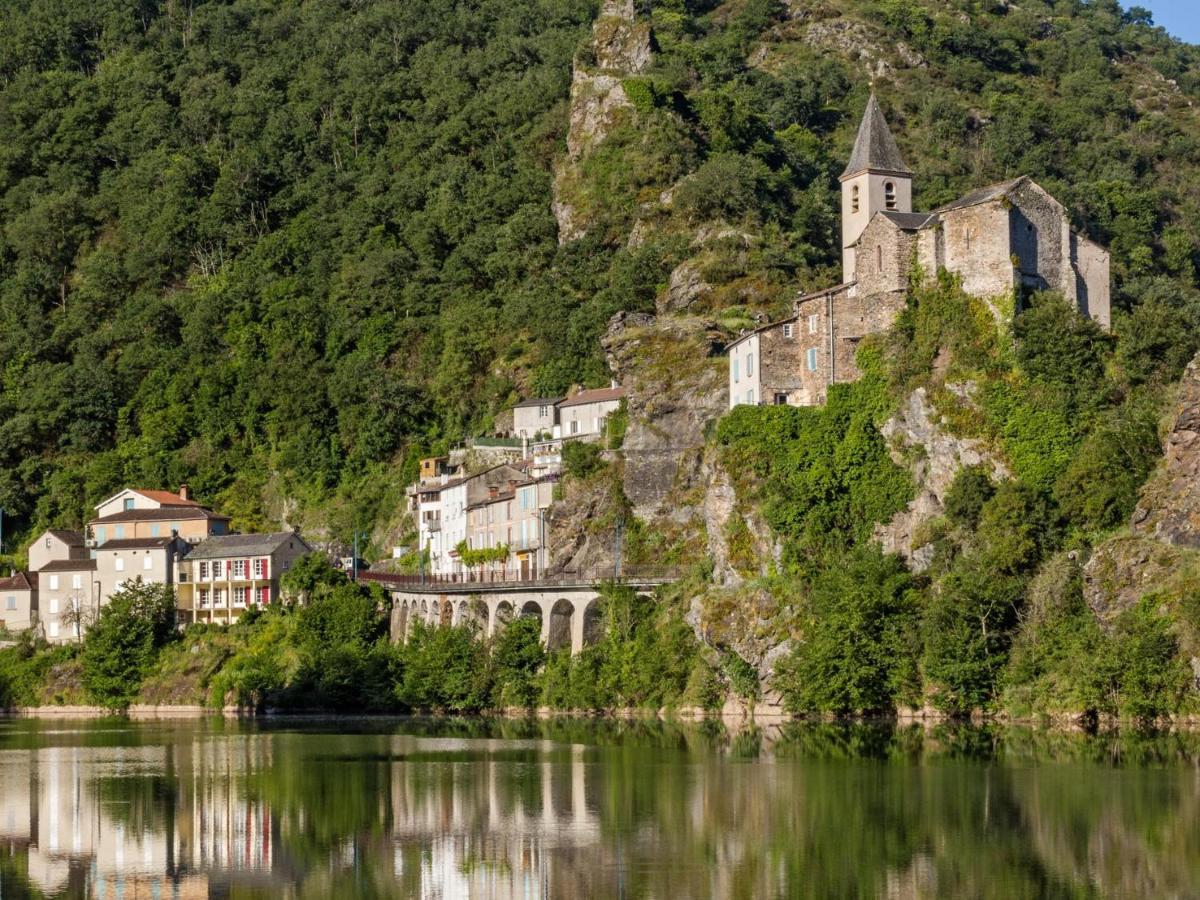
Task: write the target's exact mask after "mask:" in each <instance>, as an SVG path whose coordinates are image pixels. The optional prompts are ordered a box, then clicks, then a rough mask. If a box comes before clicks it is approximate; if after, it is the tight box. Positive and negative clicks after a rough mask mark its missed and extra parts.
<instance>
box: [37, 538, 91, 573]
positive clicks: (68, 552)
mask: <svg viewBox="0 0 1200 900" xmlns="http://www.w3.org/2000/svg"><path fill="white" fill-rule="evenodd" d="M89 555H90V554H89V553H88V549H87V547H86V546H85V545H84V542H83V533H82V532H79V531H66V530H63V529H61V528H51V529H49V530H48V531H43V532H42V533H41V534H40V535H38V537H37V538H36V539H35V540H34V542H33V543H32V544H30V545H29V571H31V572H37V571H39V570H40V569H41V568H42V566H44V565H46V563H48V562H53V561H54V560H56V559H87V558H88V556H89Z"/></svg>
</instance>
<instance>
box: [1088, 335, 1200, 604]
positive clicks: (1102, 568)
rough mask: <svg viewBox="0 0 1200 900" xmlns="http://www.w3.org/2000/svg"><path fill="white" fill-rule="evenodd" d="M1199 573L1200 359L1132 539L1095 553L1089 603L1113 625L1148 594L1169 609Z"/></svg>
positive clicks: (1182, 392)
mask: <svg viewBox="0 0 1200 900" xmlns="http://www.w3.org/2000/svg"><path fill="white" fill-rule="evenodd" d="M1198 569H1200V356H1197V357H1196V358H1195V359H1193V360H1192V362H1191V363H1190V364H1189V365H1188V367H1187V370H1186V371H1185V372H1184V375H1183V378H1182V379H1181V381H1180V383H1179V388H1178V397H1177V400H1176V403H1175V410H1174V415H1173V417H1172V420H1171V427H1170V430H1169V431H1168V432H1167V436H1166V438H1165V439H1164V440H1163V461H1162V463H1161V465H1160V468H1159V470H1158V471H1157V472H1156V473H1155V474H1154V476H1153V477H1152V478H1151V479H1150V480H1149V481H1148V482H1147V483H1146V485H1145V486H1144V487H1143V489H1142V492H1141V496H1140V500H1139V502H1138V505H1137V508H1136V509H1135V510H1134V513H1133V516H1132V520H1131V523H1130V529H1129V531H1128V532H1126V533H1123V534H1120V535H1117V536H1115V537H1113V538H1111V539H1109V540H1107V541H1105V542H1104V543H1102V544H1100V545H1099V546H1098V547H1096V548H1095V550H1094V552H1093V553H1092V556H1091V558H1090V559H1089V560H1088V563H1087V565H1086V566H1085V567H1084V597H1085V599H1086V600H1087V603H1088V606H1089V607H1090V608H1091V609H1092V611H1093V612H1094V613H1095V614H1096V616H1097V618H1099V619H1100V621H1101V623H1104V624H1108V623H1110V622H1111V621H1112V620H1113V619H1114V618H1115V617H1116V616H1118V615H1120V613H1122V612H1123V611H1125V610H1127V609H1129V608H1130V607H1132V606H1133V605H1134V604H1136V603H1137V602H1138V601H1139V600H1141V599H1142V598H1143V597H1144V596H1146V595H1147V594H1148V593H1151V592H1153V593H1156V594H1158V595H1160V596H1161V597H1162V598H1163V602H1164V604H1168V605H1169V603H1170V601H1171V600H1173V599H1175V598H1176V597H1177V596H1178V595H1179V593H1180V591H1183V590H1188V589H1189V588H1188V585H1189V584H1190V583H1191V579H1192V577H1193V575H1194V574H1195V572H1196V571H1197V570H1198Z"/></svg>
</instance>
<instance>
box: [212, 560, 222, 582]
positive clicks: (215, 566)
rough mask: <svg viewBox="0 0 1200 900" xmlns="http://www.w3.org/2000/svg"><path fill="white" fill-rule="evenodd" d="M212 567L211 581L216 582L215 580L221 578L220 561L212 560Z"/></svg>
mask: <svg viewBox="0 0 1200 900" xmlns="http://www.w3.org/2000/svg"><path fill="white" fill-rule="evenodd" d="M212 566H213V579H214V580H216V579H217V578H220V577H221V560H219V559H214V560H213V564H212Z"/></svg>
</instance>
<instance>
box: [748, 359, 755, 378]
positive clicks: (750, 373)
mask: <svg viewBox="0 0 1200 900" xmlns="http://www.w3.org/2000/svg"><path fill="white" fill-rule="evenodd" d="M746 377H747V378H753V377H754V354H753V353H747V354H746Z"/></svg>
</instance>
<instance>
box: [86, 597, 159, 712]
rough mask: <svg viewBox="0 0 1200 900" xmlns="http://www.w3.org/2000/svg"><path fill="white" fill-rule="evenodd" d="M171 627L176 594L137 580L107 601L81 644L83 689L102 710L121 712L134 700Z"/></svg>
mask: <svg viewBox="0 0 1200 900" xmlns="http://www.w3.org/2000/svg"><path fill="white" fill-rule="evenodd" d="M174 627H175V593H174V591H172V589H171V587H170V586H169V585H165V584H146V583H144V582H143V581H142V579H141V577H140V576H139V577H138V578H137V579H136V580H135V581H133V582H131V583H126V585H125V587H123V588H122V589H121V590H119V591H117V592H116V593H115V594H113V595H112V597H110V598H109V601H108V605H106V606H105V607H104V608H103V609H102V610H101V611H100V615H99V617H98V618H97V620H96V623H95V625H94V626H92V628H91V629H90V630H89V631H88V633H87V636H86V637H85V638H84V641H83V654H82V658H83V684H84V688H85V690H86V691H87V692H88V695H89V696H91V698H92V699H93V700H94V701H95V702H96V703H98V704H100V705H101V706H107V707H112V708H115V709H119V708H122V707H125V706H128V705H129V704H130V703H131V702H132V701H133V700H134V698H136V697H137V693H138V689H139V688H140V686H141V683H142V679H143V678H144V677H145V676H146V674H147V673H148V672H149V670H150V667H151V666H152V665H153V664H154V661H155V658H156V656H157V653H158V651H159V650H160V649H161V648H162V647H163V646H164V645H165V644H166V643H167V642H168V641H169V640H170V639H171V637H172V635H173V633H174Z"/></svg>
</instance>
